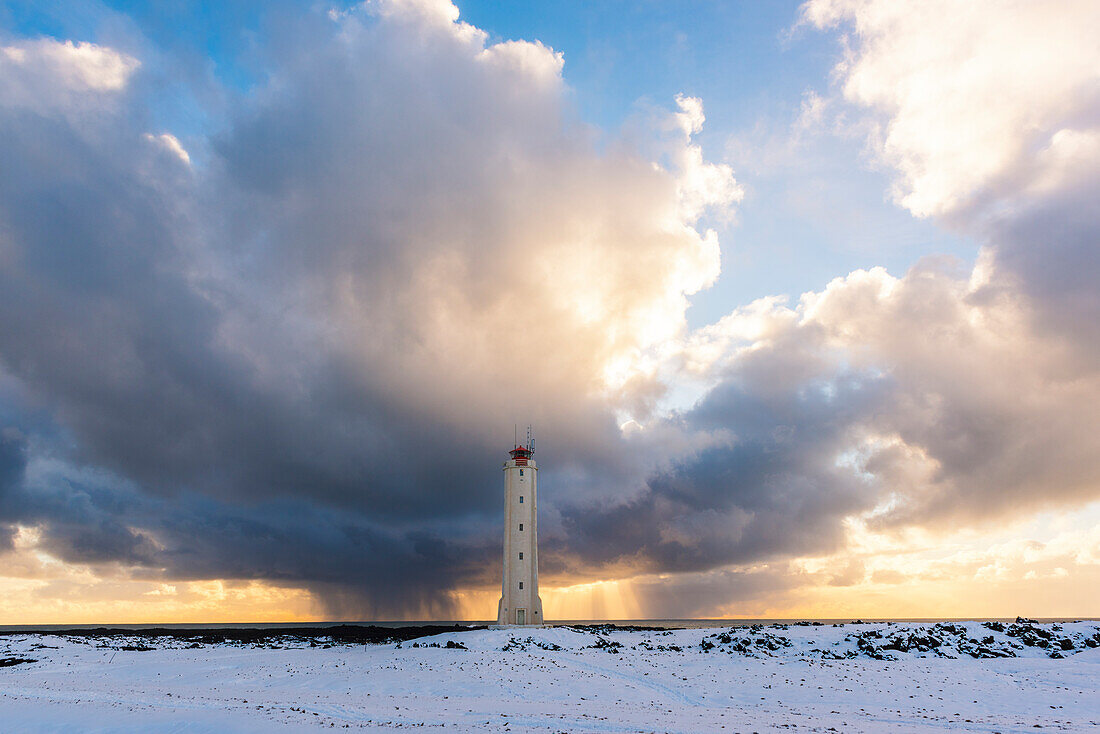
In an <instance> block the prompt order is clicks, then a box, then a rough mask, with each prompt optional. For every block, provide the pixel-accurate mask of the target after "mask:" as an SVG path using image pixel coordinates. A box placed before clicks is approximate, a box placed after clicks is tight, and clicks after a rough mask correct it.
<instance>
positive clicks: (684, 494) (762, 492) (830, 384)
mask: <svg viewBox="0 0 1100 734" xmlns="http://www.w3.org/2000/svg"><path fill="white" fill-rule="evenodd" d="M775 356H776V357H777V358H776V359H774V360H773V363H774V365H775V366H776V367H779V366H780V365H779V364H778V363H779V362H780V361H781V359H780V358H779V357H781V355H775ZM760 366H761V365H759V364H753V365H752V368H753V370H755V369H757V368H758V367H760ZM755 382H757V380H756V379H749V380H745V379H744V377H743V375H738V374H731V375H729V376H728V377H727V382H726V383H725V384H723V385H722V386H720V387H718V388H716V389H715V390H713V391H712V392H711V393H710V394H709V395H708V396H707V397H706V398H705V399H704V400H703V401H701V402H700V403H699V405H697V406H696V407H695V408H694V409H693V410H692V411H690V412H689V413H687V414H685V415H684V416H682V420H683V422H684V424H685V425H686V426H687V427H688V428H689V429H690V430H691V431H693V432H705V433H707V434H710V433H713V432H717V431H721V432H725V433H726V434H727V435H732V438H730V439H729V440H728V442H723V443H721V444H720V445H716V446H712V447H710V448H706V449H703V450H702V451H700V452H699V453H698V454H697V455H695V456H693V457H691V458H689V459H685V460H681V461H677V462H676V463H675V464H674V465H673V467H672V468H671V469H669V470H667V471H663V472H661V473H659V474H657V475H655V476H653V477H651V478H650V479H649V480H648V481H647V484H646V488H645V490H644V491H643V492H641V493H640V494H639V495H638V496H636V497H634V498H631V499H630V500H628V501H625V502H621V503H619V502H615V503H612V504H610V506H598V505H597V506H587V507H584V506H578V507H573V508H569V509H567V510H565V511H564V513H563V514H564V516H565V517H564V525H565V528H566V529H567V531H568V532H569V541H570V548H571V550H573V551H574V552H577V553H578V554H580V555H581V556H582V557H583V558H584V559H585V560H586V561H587V562H590V563H591V562H596V563H610V562H616V561H626V562H630V561H634V562H636V563H637V564H638V565H639V566H640V568H641V569H642V570H649V571H696V570H705V569H710V568H714V567H716V566H720V565H724V564H729V563H747V562H754V561H758V560H761V559H764V558H769V557H779V556H787V555H791V554H796V555H797V554H810V553H820V552H828V551H832V550H835V549H837V548H838V547H840V545H841V544H842V540H843V536H842V529H841V524H840V521H841V519H842V518H844V517H845V516H847V515H849V514H851V513H854V512H857V511H859V510H863V509H866V508H867V507H868V504H869V503H872V502H873V498H874V497H875V495H876V493H877V491H879V489H880V488H879V486H878V483H877V481H874V480H873V478H869V477H868V475H865V474H861V472H860V471H859V470H858V467H857V466H855V464H854V462H852V463H848V464H838V462H837V457H838V456H841V455H842V454H843V453H844V451H845V450H846V448H847V447H848V446H849V445H851V443H852V441H853V438H854V436H853V431H854V429H856V428H858V427H859V426H860V425H861V423H862V421H864V420H865V418H866V416H867V415H868V414H873V413H874V412H875V411H876V410H878V409H879V408H880V407H881V403H882V401H883V400H884V398H885V396H886V394H887V392H888V390H889V380H887V379H885V378H882V377H873V376H870V375H860V374H849V375H842V376H840V377H839V378H837V379H834V380H824V379H820V380H811V381H807V382H805V383H802V385H801V389H799V390H792V391H789V392H788V391H783V392H779V393H772V394H770V395H769V394H768V392H767V391H766V390H765V389H763V388H764V386H763V385H754V384H753V383H755ZM757 388H759V389H757Z"/></svg>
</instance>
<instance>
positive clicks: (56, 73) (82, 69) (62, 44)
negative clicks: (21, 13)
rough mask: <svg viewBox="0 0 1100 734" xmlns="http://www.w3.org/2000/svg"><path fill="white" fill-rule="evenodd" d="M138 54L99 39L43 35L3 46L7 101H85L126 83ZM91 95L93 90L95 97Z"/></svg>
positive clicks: (0, 85) (40, 107)
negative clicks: (55, 38)
mask: <svg viewBox="0 0 1100 734" xmlns="http://www.w3.org/2000/svg"><path fill="white" fill-rule="evenodd" d="M140 65H141V62H139V61H138V60H137V59H135V58H134V57H132V56H129V55H127V54H125V53H122V52H120V51H116V50H115V49H112V48H109V47H106V46H100V45H97V44H94V43H85V42H78V43H73V42H72V41H56V40H54V39H52V38H37V39H33V40H24V41H18V42H15V43H13V44H11V45H10V46H4V47H0V95H2V96H3V98H4V104H5V105H8V106H13V107H16V106H18V107H27V108H30V109H32V110H35V111H39V112H41V111H44V110H49V109H51V108H54V109H57V108H65V107H71V106H74V105H76V106H82V104H81V103H82V102H86V101H87V100H89V99H94V100H95V101H96V102H102V101H103V99H104V97H103V95H110V94H116V93H118V92H121V91H122V90H123V89H125V87H126V85H127V83H128V82H129V80H130V77H131V76H132V75H133V73H134V72H135V71H136V70H137V68H138V67H139V66H140ZM89 95H91V96H90V97H89Z"/></svg>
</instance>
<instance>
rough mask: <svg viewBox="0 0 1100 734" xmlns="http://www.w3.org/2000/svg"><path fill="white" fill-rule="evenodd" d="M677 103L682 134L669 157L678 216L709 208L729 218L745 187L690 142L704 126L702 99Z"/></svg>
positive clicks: (679, 98)
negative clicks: (675, 178) (671, 160)
mask: <svg viewBox="0 0 1100 734" xmlns="http://www.w3.org/2000/svg"><path fill="white" fill-rule="evenodd" d="M676 104H677V105H678V106H679V107H680V111H679V112H677V113H676V114H675V118H674V119H675V121H676V123H677V126H678V127H679V129H680V131H681V133H682V138H681V140H680V145H678V146H677V147H676V148H675V150H674V153H673V156H672V158H673V161H674V165H675V168H676V170H677V172H678V176H677V192H678V194H679V197H680V217H681V218H682V219H683V220H684V221H685V222H694V221H696V220H697V219H698V218H699V217H701V216H702V215H703V213H704V212H705V211H707V210H708V209H710V210H712V211H714V212H716V213H717V214H718V215H719V217H721V218H728V217H730V216H732V213H733V207H734V205H735V204H737V203H738V202H740V201H741V199H742V198H744V196H745V191H744V189H743V188H742V187H741V185H740V184H739V183H737V179H735V178H734V175H733V169H732V168H730V166H728V165H726V164H724V163H709V162H707V161H705V160H704V159H703V150H702V148H701V147H700V146H698V145H693V144H692V142H691V138H692V136H693V135H695V134H696V133H698V132H700V131H701V130H702V129H703V123H704V122H705V121H706V117H705V116H704V115H703V100H701V99H699V98H698V97H685V96H684V95H678V96H677V97H676ZM707 285H710V283H709V282H707V283H704V284H703V285H702V286H700V287H704V286H707ZM696 290H698V289H696ZM692 292H694V291H692Z"/></svg>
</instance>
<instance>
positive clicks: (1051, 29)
mask: <svg viewBox="0 0 1100 734" xmlns="http://www.w3.org/2000/svg"><path fill="white" fill-rule="evenodd" d="M802 19H803V22H805V23H809V24H812V25H814V26H817V27H818V28H836V27H842V28H843V29H844V30H845V32H846V33H847V32H848V31H849V29H850V31H851V32H852V35H851V36H847V35H846V36H845V45H846V49H847V50H846V53H845V55H844V57H843V59H842V61H841V62H840V63H839V64H838V65H837V66H836V68H835V69H834V74H835V75H836V76H837V77H838V78H839V80H840V82H841V85H842V89H843V94H844V97H845V98H846V99H847V100H849V101H850V102H853V103H855V104H857V105H860V106H862V107H866V108H869V109H871V110H873V111H874V112H875V113H876V120H877V121H878V123H879V127H878V130H877V132H876V133H875V135H874V138H873V140H872V145H873V147H874V149H875V152H876V153H877V155H878V156H879V157H880V159H881V160H882V161H883V162H884V163H885V164H887V165H888V166H889V167H890V168H892V169H895V170H896V171H897V172H898V181H897V185H896V187H895V189H894V195H895V198H896V199H897V201H898V202H899V203H901V204H902V205H903V206H905V207H906V208H907V209H909V210H911V211H912V212H913V213H914V214H916V215H917V216H931V215H945V214H951V213H955V212H959V211H960V210H964V209H968V208H973V207H981V206H983V204H984V203H985V202H987V201H988V200H989V198H990V197H997V198H999V197H1001V196H1003V195H1004V194H1005V193H1009V192H1012V191H1018V190H1020V189H1021V188H1023V187H1024V186H1026V185H1027V182H1030V181H1034V180H1035V179H1037V178H1040V179H1042V178H1050V177H1054V176H1058V175H1059V168H1060V167H1061V163H1060V161H1059V158H1060V156H1059V155H1058V154H1057V153H1053V154H1052V153H1051V148H1052V147H1053V148H1058V147H1061V146H1063V145H1067V144H1070V143H1069V141H1070V140H1071V139H1075V140H1077V141H1079V140H1081V139H1090V140H1093V141H1094V142H1095V140H1096V139H1098V136H1100V115H1098V113H1097V109H1098V108H1100V77H1098V75H1097V72H1096V69H1097V67H1098V65H1100V49H1098V48H1097V45H1096V43H1095V39H1094V37H1095V29H1096V28H1097V27H1098V26H1100V9H1098V8H1097V6H1096V3H1092V2H1088V0H1078V1H1071V2H1032V3H1013V2H1003V1H1002V0H987V1H984V2H971V3H966V4H965V6H962V7H960V6H959V5H958V4H957V3H952V2H922V3H910V2H901V3H899V2H888V1H886V0H882V1H880V0H812V1H811V2H807V3H806V4H804V5H803V6H802ZM1073 145H1075V147H1076V146H1077V145H1079V143H1078V142H1074V143H1073ZM1098 162H1100V161H1098V160H1097V159H1093V160H1092V162H1091V163H1090V164H1088V166H1089V169H1090V170H1092V171H1095V170H1096V165H1097V163H1098Z"/></svg>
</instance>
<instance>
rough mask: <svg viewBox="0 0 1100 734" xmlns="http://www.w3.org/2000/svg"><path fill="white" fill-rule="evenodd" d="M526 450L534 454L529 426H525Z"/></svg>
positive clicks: (533, 444)
mask: <svg viewBox="0 0 1100 734" xmlns="http://www.w3.org/2000/svg"><path fill="white" fill-rule="evenodd" d="M527 450H528V451H530V452H531V453H532V454H533V453H535V440H534V439H533V438H531V426H527Z"/></svg>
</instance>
